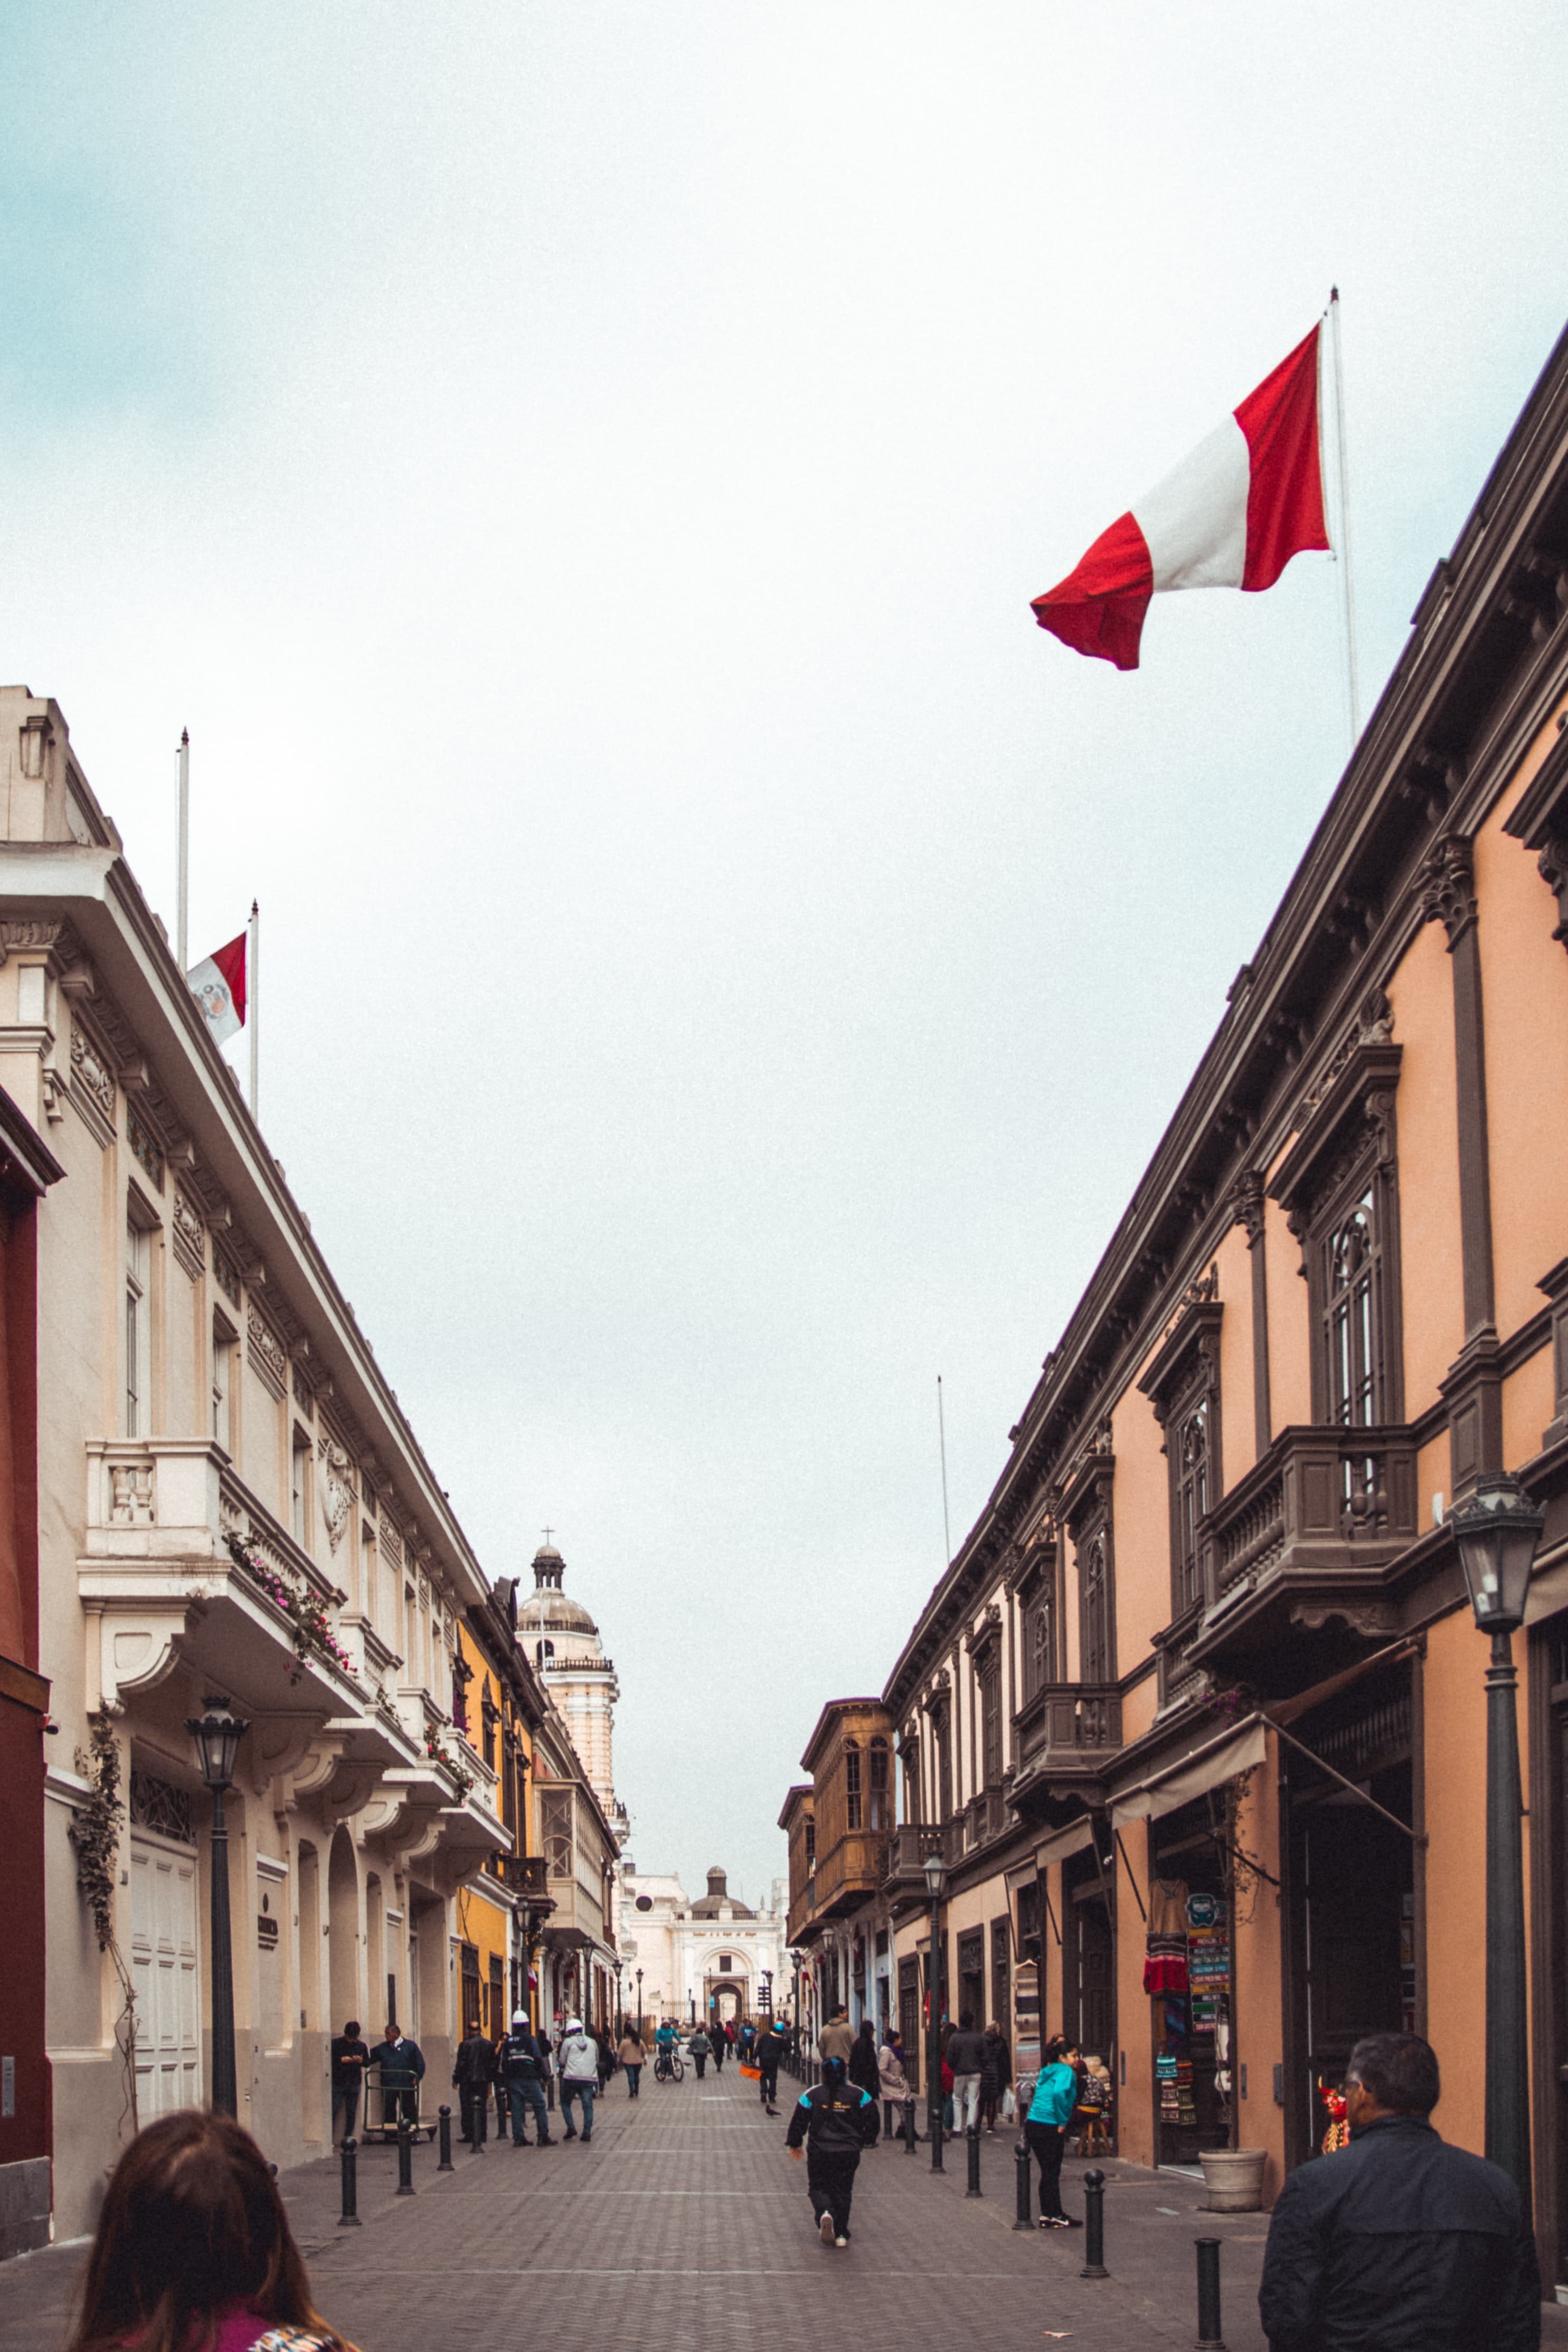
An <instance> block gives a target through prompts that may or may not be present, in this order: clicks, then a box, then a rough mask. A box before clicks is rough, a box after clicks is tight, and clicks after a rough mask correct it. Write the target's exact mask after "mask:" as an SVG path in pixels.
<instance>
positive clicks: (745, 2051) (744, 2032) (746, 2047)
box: [741, 2017, 757, 2058]
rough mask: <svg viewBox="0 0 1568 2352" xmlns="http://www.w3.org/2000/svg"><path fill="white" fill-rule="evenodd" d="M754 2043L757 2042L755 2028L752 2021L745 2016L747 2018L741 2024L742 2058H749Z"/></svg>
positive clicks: (754, 2046) (754, 2045)
mask: <svg viewBox="0 0 1568 2352" xmlns="http://www.w3.org/2000/svg"><path fill="white" fill-rule="evenodd" d="M756 2043H757V2029H756V2027H755V2026H754V2025H753V2024H752V2021H751V2019H750V2018H749V2017H748V2018H747V2020H746V2022H745V2023H744V2025H742V2028H741V2055H742V2058H749V2057H750V2056H751V2054H752V2051H753V2050H754V2049H755V2048H756Z"/></svg>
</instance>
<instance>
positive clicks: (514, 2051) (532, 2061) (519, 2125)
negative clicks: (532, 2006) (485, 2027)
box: [496, 2009, 555, 2147]
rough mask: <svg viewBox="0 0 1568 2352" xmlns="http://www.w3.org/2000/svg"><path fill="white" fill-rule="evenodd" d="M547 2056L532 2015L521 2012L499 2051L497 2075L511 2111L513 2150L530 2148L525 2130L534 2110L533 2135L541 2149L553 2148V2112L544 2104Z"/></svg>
mask: <svg viewBox="0 0 1568 2352" xmlns="http://www.w3.org/2000/svg"><path fill="white" fill-rule="evenodd" d="M544 2063H545V2061H544V2053H543V2051H542V2048H541V2047H540V2044H539V2042H538V2040H537V2039H536V2037H535V2036H534V2034H533V2033H532V2032H531V2030H530V2027H529V2022H528V2012H527V2011H526V2010H521V2009H520V2010H519V2011H518V2012H517V2014H516V2016H515V2017H514V2018H513V2019H512V2021H511V2032H510V2033H509V2034H508V2035H507V2037H506V2039H505V2041H504V2042H502V2043H501V2045H500V2049H499V2050H498V2051H497V2052H496V2072H497V2074H498V2076H499V2079H500V2089H501V2090H502V2092H503V2093H504V2094H505V2096H506V2101H507V2104H508V2105H509V2106H510V2109H511V2144H512V2146H513V2147H527V2146H528V2133H527V2131H526V2129H525V2125H526V2122H527V2111H528V2110H529V2109H530V2108H531V2109H532V2111H533V2136H534V2138H535V2139H536V2140H537V2141H538V2142H539V2145H540V2147H554V2145H555V2142H554V2141H553V2140H552V2138H551V2137H550V2111H549V2109H548V2108H547V2107H546V2105H545V2104H544Z"/></svg>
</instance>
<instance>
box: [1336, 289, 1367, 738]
mask: <svg viewBox="0 0 1568 2352" xmlns="http://www.w3.org/2000/svg"><path fill="white" fill-rule="evenodd" d="M1329 338H1330V341H1331V343H1332V344H1333V351H1334V445H1335V448H1334V455H1335V469H1336V471H1337V472H1338V474H1339V478H1340V546H1339V557H1340V580H1341V584H1342V590H1343V602H1344V621H1345V676H1346V680H1347V683H1348V685H1349V688H1350V703H1351V750H1352V751H1354V750H1355V747H1356V745H1357V744H1358V743H1359V742H1360V740H1361V679H1360V676H1359V673H1358V671H1357V668H1356V657H1355V583H1354V579H1353V576H1352V572H1351V488H1350V470H1349V461H1348V459H1347V458H1346V456H1345V361H1344V345H1343V342H1342V338H1341V333H1340V289H1339V288H1338V287H1337V286H1335V287H1331V289H1330V292H1329Z"/></svg>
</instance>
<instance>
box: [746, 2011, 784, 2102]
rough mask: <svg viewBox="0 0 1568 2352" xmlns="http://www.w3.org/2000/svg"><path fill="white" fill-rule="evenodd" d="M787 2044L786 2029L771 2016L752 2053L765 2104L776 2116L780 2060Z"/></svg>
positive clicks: (758, 2084) (759, 2088)
mask: <svg viewBox="0 0 1568 2352" xmlns="http://www.w3.org/2000/svg"><path fill="white" fill-rule="evenodd" d="M787 2046H788V2043H787V2039H786V2037H785V2034H784V2029H783V2028H782V2027H781V2026H780V2025H779V2024H778V2023H777V2022H776V2021H774V2020H773V2018H771V2017H770V2018H769V2019H768V2021H767V2024H766V2026H765V2028H764V2030H763V2032H761V2033H759V2034H758V2036H757V2039H756V2042H755V2043H754V2045H753V2048H752V2055H753V2057H754V2058H755V2060H756V2063H757V2068H758V2082H757V2088H758V2090H759V2091H760V2093H761V2095H762V2101H763V2106H764V2107H766V2109H767V2111H768V2113H769V2115H770V2116H776V2115H777V2113H778V2107H777V2105H776V2101H777V2099H778V2095H779V2060H780V2059H781V2058H782V2057H783V2056H784V2051H785V2049H786V2048H787Z"/></svg>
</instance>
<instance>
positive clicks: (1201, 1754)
mask: <svg viewBox="0 0 1568 2352" xmlns="http://www.w3.org/2000/svg"><path fill="white" fill-rule="evenodd" d="M1267 1753H1268V1727H1267V1726H1266V1725H1265V1724H1263V1723H1262V1722H1260V1721H1259V1720H1258V1718H1257V1717H1253V1718H1252V1719H1251V1720H1250V1721H1249V1722H1247V1723H1246V1724H1244V1725H1243V1726H1242V1727H1241V1729H1240V1730H1239V1731H1234V1732H1230V1733H1227V1734H1226V1737H1225V1738H1223V1739H1217V1740H1211V1741H1210V1742H1209V1744H1208V1746H1207V1747H1206V1748H1198V1749H1197V1751H1196V1752H1195V1754H1194V1755H1191V1756H1185V1757H1184V1758H1183V1759H1182V1760H1181V1762H1180V1763H1179V1764H1173V1765H1172V1766H1171V1767H1170V1769H1169V1770H1168V1771H1164V1772H1156V1773H1154V1774H1152V1776H1151V1777H1150V1779H1148V1780H1142V1781H1141V1782H1140V1783H1139V1785H1138V1787H1137V1788H1136V1789H1129V1790H1127V1791H1126V1792H1125V1794H1124V1795H1122V1796H1120V1797H1118V1798H1117V1800H1116V1801H1115V1803H1114V1804H1113V1805H1112V1806H1111V1809H1110V1818H1111V1822H1112V1823H1113V1825H1114V1826H1115V1827H1116V1828H1117V1829H1121V1827H1122V1826H1123V1825H1124V1823H1126V1822H1157V1821H1159V1820H1161V1819H1162V1818H1163V1815H1164V1814H1166V1813H1173V1812H1175V1811H1176V1810H1177V1809H1178V1807H1180V1806H1182V1805H1190V1804H1191V1802H1192V1801H1193V1799H1194V1797H1206V1796H1207V1795H1208V1792H1209V1790H1211V1789H1218V1788H1220V1787H1222V1786H1223V1785H1224V1783H1225V1782H1226V1780H1235V1778H1236V1776H1237V1773H1238V1772H1249V1771H1250V1770H1251V1769H1252V1768H1253V1766H1254V1765H1256V1764H1261V1763H1262V1761H1263V1759H1264V1757H1265V1755H1266V1754H1267Z"/></svg>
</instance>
